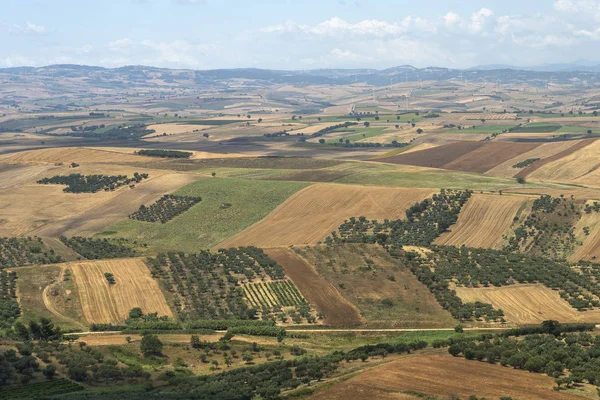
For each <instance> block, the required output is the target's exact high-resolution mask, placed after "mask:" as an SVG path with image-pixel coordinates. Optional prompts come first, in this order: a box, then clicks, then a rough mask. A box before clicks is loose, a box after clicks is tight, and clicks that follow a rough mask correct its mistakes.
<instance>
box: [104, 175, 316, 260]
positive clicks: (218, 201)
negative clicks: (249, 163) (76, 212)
mask: <svg viewBox="0 0 600 400" xmlns="http://www.w3.org/2000/svg"><path fill="white" fill-rule="evenodd" d="M305 186H306V185H305V184H303V183H300V182H271V181H255V180H237V179H220V178H218V177H217V178H213V179H200V180H199V181H197V182H195V183H193V184H190V185H187V186H185V187H183V188H181V189H179V190H177V191H175V192H174V193H173V194H175V195H179V196H191V197H202V201H201V202H200V203H198V204H196V205H195V206H194V207H192V208H191V209H189V210H188V211H187V212H186V213H185V215H181V216H179V217H175V218H174V219H172V220H171V221H168V222H166V223H164V224H153V223H151V222H143V221H137V220H131V219H126V220H123V221H120V222H117V223H116V224H114V225H111V226H109V227H107V228H106V229H105V230H103V231H101V232H100V233H99V236H100V237H125V238H129V239H132V240H139V241H142V242H144V243H147V244H148V245H151V246H153V247H155V248H157V249H161V250H182V251H198V250H202V249H206V248H209V247H213V246H216V245H218V244H219V243H221V242H222V241H223V240H225V239H227V238H228V237H231V236H232V235H234V234H236V233H238V232H240V231H242V230H244V229H245V228H247V227H249V226H250V225H252V224H254V223H256V222H258V221H259V220H261V219H262V218H264V217H265V216H266V215H267V214H268V213H269V212H271V211H272V210H273V209H274V208H276V207H277V206H278V205H279V204H280V203H282V202H283V201H284V200H285V199H287V198H288V197H289V196H291V195H292V194H294V193H295V192H296V191H298V190H300V189H302V188H304V187H305ZM257 199H260V201H257ZM184 216H185V218H183V217H184Z"/></svg>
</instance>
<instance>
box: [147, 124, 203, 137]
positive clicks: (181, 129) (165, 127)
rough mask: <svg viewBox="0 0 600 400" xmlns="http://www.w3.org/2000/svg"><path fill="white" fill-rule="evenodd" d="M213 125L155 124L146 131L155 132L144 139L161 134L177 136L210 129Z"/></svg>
mask: <svg viewBox="0 0 600 400" xmlns="http://www.w3.org/2000/svg"><path fill="white" fill-rule="evenodd" d="M213 126H214V125H192V124H185V123H183V124H177V123H172V124H155V125H149V126H148V129H154V130H155V131H156V132H154V133H152V134H150V135H146V136H145V137H154V136H161V135H162V134H163V133H166V134H167V135H177V134H179V133H186V132H193V131H201V130H204V129H208V128H212V127H213Z"/></svg>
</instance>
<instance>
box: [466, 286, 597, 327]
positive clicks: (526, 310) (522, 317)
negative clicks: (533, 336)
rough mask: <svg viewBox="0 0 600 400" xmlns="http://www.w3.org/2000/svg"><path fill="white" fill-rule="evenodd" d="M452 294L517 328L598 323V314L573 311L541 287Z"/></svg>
mask: <svg viewBox="0 0 600 400" xmlns="http://www.w3.org/2000/svg"><path fill="white" fill-rule="evenodd" d="M455 290H456V294H457V295H458V297H460V298H461V300H463V301H465V302H475V301H481V302H484V303H489V304H491V305H492V306H493V307H494V308H496V309H501V310H503V311H504V315H505V318H506V320H508V321H509V322H512V323H514V324H518V325H522V324H540V323H542V322H543V321H546V320H557V321H559V322H590V323H600V310H588V311H577V310H576V309H575V308H573V307H571V306H570V305H569V303H567V302H566V301H565V300H563V299H562V298H561V297H560V295H559V294H558V291H556V290H552V289H550V288H548V287H546V286H543V285H541V284H524V285H511V286H502V287H487V288H486V287H481V288H465V287H457V288H456V289H455Z"/></svg>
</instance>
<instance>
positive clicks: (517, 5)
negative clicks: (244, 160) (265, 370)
mask: <svg viewBox="0 0 600 400" xmlns="http://www.w3.org/2000/svg"><path fill="white" fill-rule="evenodd" d="M599 50H600V0H518V1H517V0H502V1H497V0H487V1H484V0H469V1H467V0H445V1H444V0H421V1H415V0H411V1H405V0H371V1H366V0H296V1H291V0H271V1H264V0H254V1H232V0H103V1H92V0H0V67H16V66H43V65H50V64H85V65H98V66H103V67H119V66H124V65H150V66H156V67H168V68H186V69H187V68H190V69H215V68H246V67H255V68H269V69H286V70H304V69H317V68H378V69H382V68H389V67H393V66H398V65H405V64H410V65H414V66H416V67H420V68H422V67H428V66H439V67H449V68H468V67H473V66H478V65H490V64H503V65H516V66H533V65H540V64H552V63H570V62H575V61H579V60H585V61H587V62H590V63H592V64H594V63H596V64H600V51H599Z"/></svg>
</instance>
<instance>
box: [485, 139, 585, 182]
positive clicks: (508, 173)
mask: <svg viewBox="0 0 600 400" xmlns="http://www.w3.org/2000/svg"><path fill="white" fill-rule="evenodd" d="M575 143H576V141H564V142H552V143H544V144H542V145H541V146H538V147H536V148H535V149H533V150H531V151H528V152H527V153H523V154H521V155H520V156H517V157H514V158H511V159H510V160H508V161H506V162H503V163H502V164H500V165H498V166H496V167H494V168H492V169H491V170H489V171H487V172H486V173H485V174H486V175H491V176H499V177H503V178H511V177H513V176H515V175H516V174H517V173H519V171H521V169H519V168H513V167H512V166H513V165H515V164H517V163H519V162H521V161H525V160H527V159H530V158H539V159H542V160H543V159H544V158H548V157H551V156H553V155H555V154H557V153H560V152H561V151H564V150H567V149H568V148H569V147H571V146H573V145H574V144H575Z"/></svg>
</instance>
